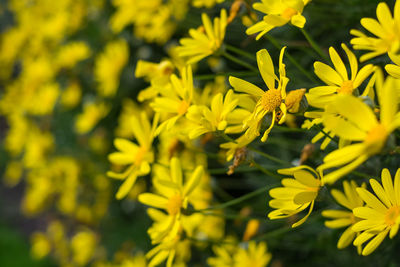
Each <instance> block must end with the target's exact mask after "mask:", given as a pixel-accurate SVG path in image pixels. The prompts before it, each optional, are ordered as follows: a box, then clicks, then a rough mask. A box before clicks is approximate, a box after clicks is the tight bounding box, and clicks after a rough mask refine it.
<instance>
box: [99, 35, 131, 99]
mask: <svg viewBox="0 0 400 267" xmlns="http://www.w3.org/2000/svg"><path fill="white" fill-rule="evenodd" d="M128 58H129V47H128V44H127V42H126V41H125V40H123V39H120V40H117V41H113V42H110V43H108V44H107V45H106V47H105V49H104V51H103V53H102V54H100V55H99V56H98V57H97V58H96V64H95V70H94V72H95V78H96V81H97V82H98V87H96V89H97V91H98V93H99V95H101V96H105V97H111V96H114V95H115V93H116V91H117V89H118V86H119V80H120V75H121V72H122V69H123V68H124V66H125V65H126V63H127V62H128Z"/></svg>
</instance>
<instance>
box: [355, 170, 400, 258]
mask: <svg viewBox="0 0 400 267" xmlns="http://www.w3.org/2000/svg"><path fill="white" fill-rule="evenodd" d="M381 179H382V185H381V184H380V183H379V182H378V181H376V180H375V179H370V180H369V183H370V185H371V187H372V189H373V191H374V193H375V194H376V196H377V197H376V196H374V195H373V194H372V193H371V192H369V191H368V190H367V189H365V188H357V193H358V194H359V196H360V197H361V198H362V199H363V200H364V201H365V203H366V206H365V207H358V208H355V209H353V213H354V215H355V216H357V217H359V218H361V221H359V222H358V223H356V224H354V226H353V228H352V229H353V231H356V232H361V234H360V235H359V236H358V237H357V238H356V239H355V240H354V245H356V246H359V245H362V244H364V243H365V242H367V241H368V240H370V241H369V242H368V244H367V245H366V246H365V247H364V248H363V250H362V255H364V256H366V255H369V254H371V253H372V252H373V251H374V250H375V249H376V248H377V247H378V246H379V245H380V244H381V243H382V241H383V240H384V239H385V237H386V236H387V235H388V234H389V237H390V238H391V239H392V238H393V237H394V236H395V235H396V234H397V232H398V230H399V225H400V169H398V170H397V172H396V175H395V178H394V184H393V181H392V177H391V176H390V172H389V170H388V169H383V170H382V174H381Z"/></svg>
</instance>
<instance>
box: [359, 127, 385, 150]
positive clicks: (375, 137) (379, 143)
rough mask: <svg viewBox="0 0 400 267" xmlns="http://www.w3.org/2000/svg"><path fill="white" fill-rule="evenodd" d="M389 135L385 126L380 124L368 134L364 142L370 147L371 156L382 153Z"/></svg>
mask: <svg viewBox="0 0 400 267" xmlns="http://www.w3.org/2000/svg"><path fill="white" fill-rule="evenodd" d="M388 135H389V133H388V132H387V130H386V128H385V126H384V125H382V124H380V123H379V124H378V125H376V126H375V127H374V128H372V129H371V130H370V131H369V132H368V135H367V138H365V141H364V142H365V144H367V146H368V152H369V153H370V154H375V153H378V152H379V151H381V149H382V147H383V145H384V144H385V142H386V139H387V137H388Z"/></svg>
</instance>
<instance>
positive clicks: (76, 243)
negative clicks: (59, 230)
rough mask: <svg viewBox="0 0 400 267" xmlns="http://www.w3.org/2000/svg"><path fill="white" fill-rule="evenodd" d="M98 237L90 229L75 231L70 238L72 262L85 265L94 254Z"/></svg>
mask: <svg viewBox="0 0 400 267" xmlns="http://www.w3.org/2000/svg"><path fill="white" fill-rule="evenodd" d="M97 242H98V238H97V236H96V234H95V233H93V232H92V231H90V230H84V231H80V232H78V233H76V234H75V235H74V236H73V237H72V238H71V250H72V259H73V262H74V263H76V264H77V265H78V266H85V265H86V264H88V262H89V261H90V259H92V257H93V256H94V253H95V251H96V246H97Z"/></svg>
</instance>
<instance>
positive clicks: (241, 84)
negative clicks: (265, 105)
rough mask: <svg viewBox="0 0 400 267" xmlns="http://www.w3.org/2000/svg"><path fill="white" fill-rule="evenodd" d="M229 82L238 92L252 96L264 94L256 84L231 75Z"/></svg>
mask: <svg viewBox="0 0 400 267" xmlns="http://www.w3.org/2000/svg"><path fill="white" fill-rule="evenodd" d="M229 83H230V84H231V85H232V87H233V89H235V90H236V91H238V92H243V93H247V94H249V95H252V96H262V95H263V94H264V91H263V90H261V89H260V88H259V87H258V86H255V85H254V84H251V83H249V82H246V81H245V80H242V79H239V78H236V77H233V76H229Z"/></svg>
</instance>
